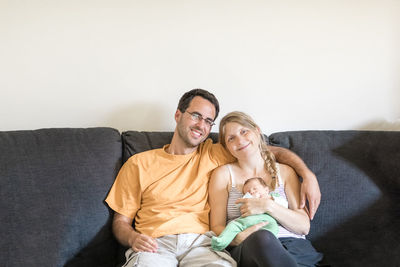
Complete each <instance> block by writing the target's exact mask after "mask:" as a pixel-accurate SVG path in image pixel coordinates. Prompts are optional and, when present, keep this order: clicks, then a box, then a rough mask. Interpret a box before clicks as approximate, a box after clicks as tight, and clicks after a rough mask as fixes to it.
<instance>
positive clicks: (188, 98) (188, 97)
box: [178, 88, 219, 120]
mask: <svg viewBox="0 0 400 267" xmlns="http://www.w3.org/2000/svg"><path fill="white" fill-rule="evenodd" d="M196 96H200V97H202V98H204V99H206V100H208V101H210V102H211V103H212V104H213V105H214V107H215V118H214V120H215V119H216V118H217V117H218V113H219V102H218V100H217V98H216V97H215V96H214V95H213V94H212V93H210V92H208V91H207V90H204V89H200V88H197V89H192V90H190V91H188V92H186V93H184V94H183V96H182V97H181V99H180V100H179V103H178V109H179V110H180V112H182V113H184V112H185V111H186V109H187V108H188V107H189V105H190V102H192V99H193V98H194V97H196Z"/></svg>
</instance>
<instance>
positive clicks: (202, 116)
mask: <svg viewBox="0 0 400 267" xmlns="http://www.w3.org/2000/svg"><path fill="white" fill-rule="evenodd" d="M218 113H219V103H218V100H217V99H216V98H215V96H214V95H213V94H211V93H209V92H208V91H205V90H202V89H193V90H191V91H189V92H187V93H185V94H184V95H183V96H182V98H181V99H180V101H179V104H178V108H177V110H176V112H175V121H176V128H175V132H174V135H173V137H172V140H171V143H170V144H169V145H166V146H164V147H163V148H162V149H154V150H150V151H146V152H143V153H139V154H136V155H134V156H132V157H131V158H129V159H128V161H127V162H126V163H125V164H124V165H123V166H122V168H121V170H120V172H119V174H118V176H117V178H116V180H115V183H114V185H113V187H112V188H111V191H110V193H109V195H108V197H107V199H106V202H107V203H108V205H109V206H110V207H111V208H112V209H113V210H114V211H115V215H114V220H113V232H114V234H115V236H116V238H117V239H118V241H119V242H120V243H121V244H122V245H125V246H128V247H130V249H129V250H128V251H127V253H126V257H127V261H126V263H125V265H124V266H178V265H179V266H190V267H192V266H208V265H212V266H235V262H234V261H233V260H232V258H230V256H229V255H228V254H227V253H225V252H219V251H213V250H212V249H211V237H212V234H211V233H210V232H208V231H209V222H208V213H209V206H208V203H207V197H208V192H207V186H208V178H209V174H210V172H211V171H212V170H213V169H214V168H216V167H217V166H220V165H223V164H226V163H228V162H230V161H232V160H233V158H232V156H231V155H230V154H229V152H227V151H225V149H224V148H223V147H222V146H221V145H220V144H212V141H211V140H210V139H208V140H206V138H207V136H208V135H209V133H210V131H211V127H212V126H213V125H214V120H215V119H216V117H217V116H218ZM205 140H206V141H205ZM204 141H205V142H204ZM273 152H274V154H275V156H276V158H277V160H278V161H280V162H283V163H286V164H288V165H291V166H292V167H294V168H295V169H296V170H297V172H298V173H299V175H301V176H302V177H303V180H304V182H303V184H304V189H305V190H303V188H302V190H303V191H304V192H306V193H304V192H303V193H304V194H307V195H310V196H311V197H309V199H311V201H309V203H310V207H312V208H313V209H311V210H314V209H315V210H316V208H317V206H318V204H319V197H320V192H319V188H318V183H317V181H316V178H315V175H314V174H313V173H312V172H311V171H310V170H308V168H307V167H306V166H305V164H304V163H303V162H302V160H301V159H300V158H299V157H297V156H296V155H295V154H294V153H292V152H289V151H288V150H285V149H282V148H273ZM314 203H316V205H315V204H314ZM311 216H313V213H311ZM133 220H135V228H133V227H132V222H133Z"/></svg>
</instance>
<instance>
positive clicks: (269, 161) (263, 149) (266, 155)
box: [218, 111, 278, 191]
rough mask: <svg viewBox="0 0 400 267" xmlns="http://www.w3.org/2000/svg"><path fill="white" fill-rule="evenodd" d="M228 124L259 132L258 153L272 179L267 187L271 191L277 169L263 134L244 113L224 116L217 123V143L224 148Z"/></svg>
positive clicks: (274, 184) (273, 186)
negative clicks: (236, 124)
mask: <svg viewBox="0 0 400 267" xmlns="http://www.w3.org/2000/svg"><path fill="white" fill-rule="evenodd" d="M228 122H236V123H238V124H240V125H242V126H244V127H246V128H249V129H250V130H251V131H254V132H259V133H260V135H259V137H260V146H259V148H260V153H261V156H262V157H263V159H264V161H265V169H266V170H267V171H268V172H269V174H270V175H271V177H272V181H271V184H270V185H269V186H270V188H271V190H272V191H273V190H274V189H275V186H276V177H277V173H278V171H277V167H276V160H275V156H274V154H273V153H272V152H271V151H270V150H269V149H268V145H267V142H266V140H265V137H264V134H263V133H262V132H261V130H260V127H258V125H257V124H256V123H255V122H254V120H253V119H252V118H251V117H250V116H249V115H247V114H246V113H244V112H241V111H233V112H230V113H228V114H226V115H225V116H224V117H223V118H222V119H221V122H220V123H219V136H218V139H219V142H220V143H221V144H222V145H223V146H224V147H225V148H226V142H225V135H226V132H225V125H226V124H227V123H228Z"/></svg>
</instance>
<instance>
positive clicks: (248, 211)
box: [209, 112, 322, 267]
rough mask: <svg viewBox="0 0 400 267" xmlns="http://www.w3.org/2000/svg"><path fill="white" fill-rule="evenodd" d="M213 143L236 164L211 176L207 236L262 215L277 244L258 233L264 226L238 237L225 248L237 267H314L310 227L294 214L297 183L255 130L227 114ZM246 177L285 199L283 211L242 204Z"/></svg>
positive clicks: (268, 203) (267, 201)
mask: <svg viewBox="0 0 400 267" xmlns="http://www.w3.org/2000/svg"><path fill="white" fill-rule="evenodd" d="M219 141H220V143H221V144H222V145H223V146H224V147H225V148H227V149H228V150H229V151H230V153H231V154H232V155H233V156H234V157H235V158H236V159H237V161H236V162H234V163H231V164H228V165H224V166H221V167H219V168H217V169H216V170H215V171H214V172H213V174H212V176H211V180H210V185H209V203H210V207H211V213H210V227H211V230H212V231H214V233H215V234H216V235H219V234H220V233H221V232H222V231H223V230H224V228H225V226H226V224H227V222H229V221H231V220H233V219H235V218H237V217H240V216H242V217H246V216H249V215H252V214H262V213H267V214H269V215H270V216H272V217H273V218H275V219H276V220H277V221H278V223H279V233H278V238H276V237H275V236H274V235H273V234H272V233H271V232H269V231H264V230H260V231H258V230H259V229H260V228H261V227H262V226H264V225H265V223H259V224H257V225H255V226H252V227H250V228H248V229H246V230H244V231H243V232H241V233H239V234H238V235H237V236H236V237H235V239H234V240H233V241H232V243H231V246H229V247H228V251H229V252H230V253H231V255H232V257H233V258H234V259H235V260H236V261H237V263H238V265H239V266H246V267H251V266H297V265H298V264H299V265H303V266H314V265H315V264H316V263H317V262H319V261H320V260H321V259H322V254H320V253H318V252H316V251H315V249H314V248H313V247H312V245H311V243H310V242H309V241H307V240H306V239H305V235H306V234H308V231H309V229H310V221H309V217H308V215H307V213H306V211H305V210H304V209H299V208H298V207H299V202H300V195H299V191H300V183H299V180H298V177H297V175H296V173H295V172H294V170H293V169H292V168H291V167H289V166H287V165H283V164H279V165H278V163H277V162H276V161H275V159H274V156H273V154H272V153H271V152H270V151H269V150H268V147H267V144H266V142H265V140H264V136H263V134H262V132H261V131H260V128H259V127H258V126H257V124H256V123H255V122H254V121H253V120H252V118H251V117H250V116H248V115H247V114H245V113H243V112H231V113H229V114H227V115H226V116H225V117H224V118H222V120H221V122H220V127H219ZM251 177H262V178H263V180H264V181H265V183H266V184H267V185H268V186H269V187H270V188H271V191H273V192H275V193H279V194H280V195H281V196H284V197H285V198H286V199H287V201H288V203H289V208H286V207H283V206H282V205H279V204H277V203H276V202H274V201H273V200H272V199H271V198H253V199H243V198H242V196H243V193H242V188H243V184H244V183H245V181H246V180H247V179H249V178H251ZM238 204H240V208H239V207H238V206H239V205H238Z"/></svg>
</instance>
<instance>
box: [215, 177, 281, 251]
mask: <svg viewBox="0 0 400 267" xmlns="http://www.w3.org/2000/svg"><path fill="white" fill-rule="evenodd" d="M243 194H244V196H243V198H273V199H274V200H275V201H277V202H278V203H279V204H281V205H282V204H283V205H285V203H284V202H286V207H287V201H286V200H282V199H281V198H280V197H279V196H278V195H276V194H275V193H273V197H272V196H271V195H270V192H269V187H268V186H267V185H266V184H265V182H264V180H263V179H262V178H260V177H254V178H250V179H248V180H247V181H246V182H245V183H244V185H243ZM278 199H279V200H278ZM265 221H266V222H268V224H266V225H265V226H263V227H262V228H261V229H265V230H268V231H270V232H271V233H273V234H274V235H275V236H276V235H277V234H278V231H279V227H278V223H277V221H276V220H275V219H274V218H272V217H271V216H270V215H268V214H255V215H250V216H247V217H239V218H237V219H235V220H232V221H231V222H229V223H228V225H227V226H226V227H225V229H224V231H222V233H221V234H220V235H219V236H218V237H216V236H214V237H212V240H211V246H212V248H213V249H214V250H223V249H224V248H226V247H227V246H228V245H229V244H230V243H231V242H232V240H233V239H234V238H235V236H236V235H237V234H238V233H240V232H242V231H243V230H245V229H247V228H249V227H250V226H252V225H255V224H257V223H260V222H265Z"/></svg>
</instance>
